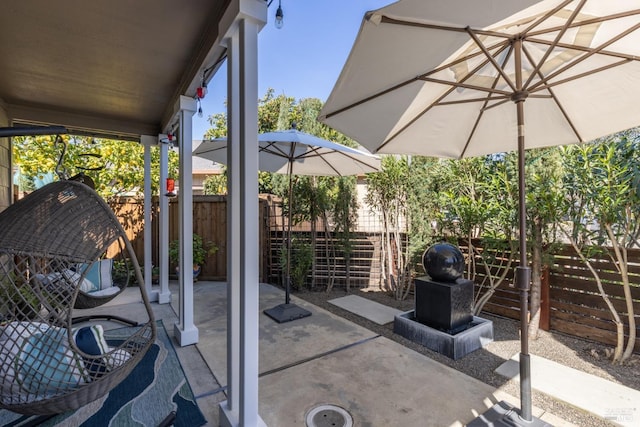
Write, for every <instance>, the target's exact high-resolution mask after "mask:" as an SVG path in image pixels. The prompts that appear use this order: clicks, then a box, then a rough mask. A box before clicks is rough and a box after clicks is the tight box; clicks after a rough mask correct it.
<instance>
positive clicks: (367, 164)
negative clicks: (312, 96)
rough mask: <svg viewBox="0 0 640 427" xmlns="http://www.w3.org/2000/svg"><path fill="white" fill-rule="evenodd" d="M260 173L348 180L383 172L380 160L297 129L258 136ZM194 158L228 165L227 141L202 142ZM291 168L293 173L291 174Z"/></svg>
mask: <svg viewBox="0 0 640 427" xmlns="http://www.w3.org/2000/svg"><path fill="white" fill-rule="evenodd" d="M258 145H259V154H258V167H259V168H260V170H261V171H265V172H274V173H282V174H286V173H291V174H293V175H316V176H349V175H359V174H365V173H370V172H377V171H379V170H380V158H379V157H378V156H374V155H373V154H370V153H367V152H365V151H361V150H356V149H355V148H351V147H347V146H345V145H342V144H338V143H335V142H331V141H327V140H326V139H322V138H318V137H317V136H314V135H310V134H308V133H305V132H300V131H298V130H296V129H290V130H283V131H276V132H267V133H262V134H259V135H258ZM193 154H194V155H195V156H198V157H202V158H205V159H208V160H212V161H214V162H216V163H222V164H226V163H227V140H226V138H218V139H212V140H205V141H203V142H202V143H201V144H200V145H199V146H198V148H196V149H195V150H194V151H193ZM289 168H291V171H289Z"/></svg>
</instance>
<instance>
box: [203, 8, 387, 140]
mask: <svg viewBox="0 0 640 427" xmlns="http://www.w3.org/2000/svg"><path fill="white" fill-rule="evenodd" d="M281 2H282V10H283V12H284V26H283V27H282V29H280V30H278V29H276V28H275V26H274V25H273V21H274V16H275V13H276V9H277V8H278V0H273V3H272V4H271V6H270V7H269V21H268V22H267V24H266V25H265V27H264V28H263V29H262V31H261V32H260V34H259V36H258V49H259V52H258V95H259V96H260V97H262V96H263V95H264V94H265V93H266V91H267V89H268V88H273V89H274V90H275V94H276V95H280V94H285V95H287V96H292V97H294V98H296V99H301V98H319V99H320V100H322V101H326V100H327V97H328V96H329V93H330V92H331V89H332V88H333V85H334V84H335V82H336V80H337V79H338V75H339V74H340V71H341V70H342V66H343V65H344V63H345V61H346V59H347V56H348V55H349V52H350V50H351V47H352V46H353V41H354V40H355V38H356V35H357V34H358V30H359V29H360V23H361V22H362V17H363V16H364V13H365V12H366V11H368V10H374V9H378V8H380V7H383V6H386V5H388V4H390V3H393V0H281ZM226 78H227V76H226V64H223V66H222V67H221V68H220V70H219V71H218V73H217V74H216V75H215V76H214V78H213V79H212V80H211V82H210V83H209V85H208V89H209V93H208V94H207V96H206V98H205V99H204V100H203V102H202V110H203V117H202V118H199V117H198V116H197V115H196V116H194V120H193V138H194V139H201V138H202V135H203V134H204V132H206V130H207V129H209V127H210V126H209V123H208V121H207V117H208V116H209V115H211V114H214V113H222V112H224V111H225V105H224V102H225V100H226Z"/></svg>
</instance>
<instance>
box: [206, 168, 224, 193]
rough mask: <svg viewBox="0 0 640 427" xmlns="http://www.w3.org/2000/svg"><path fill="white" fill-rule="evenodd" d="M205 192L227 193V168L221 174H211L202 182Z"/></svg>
mask: <svg viewBox="0 0 640 427" xmlns="http://www.w3.org/2000/svg"><path fill="white" fill-rule="evenodd" d="M202 193H203V194H220V195H223V194H227V168H226V167H225V168H224V169H223V171H222V173H220V174H214V175H209V176H207V177H206V178H205V179H204V182H203V183H202Z"/></svg>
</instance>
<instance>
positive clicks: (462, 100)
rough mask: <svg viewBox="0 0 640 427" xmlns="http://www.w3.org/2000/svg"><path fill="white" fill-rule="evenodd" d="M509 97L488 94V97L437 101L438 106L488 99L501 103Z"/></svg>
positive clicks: (485, 100)
mask: <svg viewBox="0 0 640 427" xmlns="http://www.w3.org/2000/svg"><path fill="white" fill-rule="evenodd" d="M509 100H510V98H508V97H506V98H505V97H504V96H499V97H498V96H495V97H494V96H489V97H483V98H469V99H460V100H457V101H446V102H438V104H437V105H438V106H443V105H457V104H471V103H473V102H490V101H499V102H500V103H502V101H509Z"/></svg>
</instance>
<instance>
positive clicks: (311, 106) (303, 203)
mask: <svg viewBox="0 0 640 427" xmlns="http://www.w3.org/2000/svg"><path fill="white" fill-rule="evenodd" d="M321 108H322V102H321V101H320V100H319V99H315V98H307V99H301V100H299V101H296V99H295V98H293V97H288V96H286V95H278V96H275V94H274V91H273V89H269V90H267V93H266V94H265V95H264V97H263V98H262V99H260V100H259V105H258V131H259V132H260V133H263V132H271V131H275V130H286V129H290V128H292V127H294V126H295V127H296V128H297V129H299V130H300V131H302V132H306V133H309V134H312V135H315V136H318V137H320V138H324V139H328V140H331V141H335V142H338V143H341V144H343V145H347V146H351V147H353V146H355V145H357V144H355V143H354V142H353V141H352V140H351V139H349V138H348V137H346V136H344V135H342V134H341V133H339V132H337V131H335V130H334V129H331V128H329V127H328V126H326V125H324V124H323V123H320V122H318V121H317V119H316V118H317V116H318V113H319V112H320V109H321ZM209 123H210V124H211V126H212V128H211V129H209V130H208V131H207V132H206V134H205V138H217V137H224V136H226V135H227V117H226V114H224V113H222V114H214V115H212V116H210V117H209ZM341 180H345V181H344V182H342V183H341ZM258 185H259V191H260V193H272V194H275V195H278V196H280V197H282V200H283V215H285V216H288V213H289V210H290V209H291V215H292V225H295V224H298V223H300V222H302V221H309V222H310V224H311V230H312V232H311V239H310V240H311V242H310V247H311V250H310V253H311V254H312V255H313V254H315V251H316V234H317V233H316V227H317V223H318V221H320V220H322V221H321V223H322V224H323V225H324V230H323V231H324V233H325V236H326V237H327V238H326V239H325V241H330V238H329V237H330V234H331V230H330V229H329V224H330V222H331V221H330V220H329V219H330V217H331V214H332V213H334V212H335V211H334V207H335V204H336V200H337V199H336V198H337V197H338V195H340V194H341V191H347V187H349V186H350V187H351V188H352V190H351V192H352V193H353V192H355V181H354V180H352V179H349V178H334V177H309V176H294V177H293V195H292V201H290V200H289V193H288V190H289V178H288V176H286V175H279V174H272V173H269V172H265V171H262V172H260V174H259V178H258ZM339 186H341V187H339ZM339 188H341V189H342V190H339ZM349 209H350V211H349V212H348V213H344V212H343V213H341V215H343V214H344V215H347V216H350V217H353V216H354V215H355V212H356V209H357V205H356V204H355V203H354V204H351V205H349ZM347 216H341V218H346V217H347ZM346 224H348V225H349V226H352V225H353V224H352V223H350V222H346ZM343 225H344V224H343ZM341 227H342V226H341ZM340 230H341V233H346V229H344V228H341V229H340ZM298 242H299V243H298V244H300V245H301V244H302V242H300V241H299V239H298ZM324 250H325V253H326V258H327V259H335V257H334V256H333V255H332V254H333V252H334V251H335V249H334V248H331V247H329V246H328V245H327V246H325V248H324ZM302 253H306V251H302V252H301V254H302ZM315 261H316V260H315V256H314V257H313V261H312V262H313V265H312V268H311V271H312V283H311V286H312V287H314V286H315V271H316V268H315V267H316V266H315ZM282 267H283V270H285V266H284V265H282ZM331 269H332V278H331V279H330V281H329V285H328V286H327V290H328V289H330V288H331V286H332V285H333V274H334V273H335V265H333V266H331Z"/></svg>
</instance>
